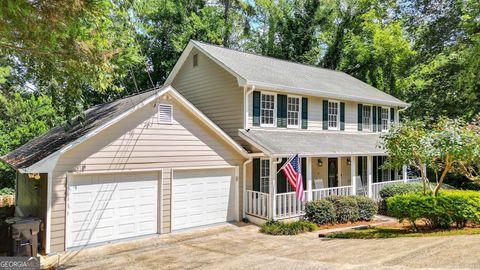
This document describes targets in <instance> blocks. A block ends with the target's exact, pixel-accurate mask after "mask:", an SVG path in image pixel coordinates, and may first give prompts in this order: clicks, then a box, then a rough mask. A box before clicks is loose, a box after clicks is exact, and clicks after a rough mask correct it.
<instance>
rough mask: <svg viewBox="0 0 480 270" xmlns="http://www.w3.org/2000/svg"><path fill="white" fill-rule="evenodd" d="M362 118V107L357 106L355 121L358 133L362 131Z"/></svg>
mask: <svg viewBox="0 0 480 270" xmlns="http://www.w3.org/2000/svg"><path fill="white" fill-rule="evenodd" d="M362 116H363V105H362V104H358V115H357V121H358V131H362V128H363V126H362V119H363V118H362Z"/></svg>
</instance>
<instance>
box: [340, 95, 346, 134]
mask: <svg viewBox="0 0 480 270" xmlns="http://www.w3.org/2000/svg"><path fill="white" fill-rule="evenodd" d="M340 130H345V103H343V102H340Z"/></svg>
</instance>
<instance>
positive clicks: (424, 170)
mask: <svg viewBox="0 0 480 270" xmlns="http://www.w3.org/2000/svg"><path fill="white" fill-rule="evenodd" d="M423 175H424V176H425V177H427V165H423ZM422 181H423V179H422Z"/></svg>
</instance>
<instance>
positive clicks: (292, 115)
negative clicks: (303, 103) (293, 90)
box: [287, 97, 300, 127]
mask: <svg viewBox="0 0 480 270" xmlns="http://www.w3.org/2000/svg"><path fill="white" fill-rule="evenodd" d="M299 116H300V98H296V97H288V98H287V126H289V127H298V123H299V120H298V118H299Z"/></svg>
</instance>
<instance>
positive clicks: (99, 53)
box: [0, 0, 143, 117]
mask: <svg viewBox="0 0 480 270" xmlns="http://www.w3.org/2000/svg"><path fill="white" fill-rule="evenodd" d="M128 7H129V4H128V2H123V1H121V0H119V1H109V0H99V1H83V0H81V1H66V0H60V1H25V0H21V1H16V0H5V1H2V2H1V3H0V32H1V33H2V35H1V36H0V55H3V56H8V57H10V58H12V59H14V60H15V61H14V63H13V64H14V66H13V67H12V66H2V67H1V69H0V70H1V72H0V73H1V74H2V79H0V81H4V83H5V80H8V76H7V77H6V75H8V72H6V71H8V70H9V69H11V68H17V67H18V68H21V69H24V70H25V71H26V74H27V76H28V79H29V80H30V82H31V83H32V84H33V85H35V86H36V90H37V91H42V92H44V93H46V94H48V95H50V96H51V97H52V102H53V105H54V106H55V107H56V108H57V110H58V111H59V112H61V113H62V114H64V115H66V116H69V117H71V116H73V115H75V114H77V113H78V111H79V110H82V107H83V93H84V91H99V92H102V91H105V90H107V89H113V90H116V91H120V90H121V89H122V85H120V84H117V82H119V79H120V78H125V77H126V76H129V67H131V66H132V65H135V64H136V63H138V62H141V61H143V60H142V57H140V55H139V53H138V46H137V45H136V43H135V41H134V38H133V37H134V35H132V31H131V30H130V29H131V27H130V25H129V21H128V12H127V8H128Z"/></svg>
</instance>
